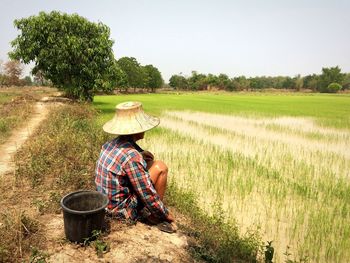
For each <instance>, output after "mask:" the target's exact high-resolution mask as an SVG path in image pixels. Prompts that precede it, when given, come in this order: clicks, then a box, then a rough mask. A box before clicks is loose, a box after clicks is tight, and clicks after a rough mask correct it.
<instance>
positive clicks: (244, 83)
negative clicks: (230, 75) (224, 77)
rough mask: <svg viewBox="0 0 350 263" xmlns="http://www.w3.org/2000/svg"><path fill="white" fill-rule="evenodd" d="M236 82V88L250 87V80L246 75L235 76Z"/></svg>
mask: <svg viewBox="0 0 350 263" xmlns="http://www.w3.org/2000/svg"><path fill="white" fill-rule="evenodd" d="M234 80H235V82H236V88H237V89H238V90H244V89H246V90H248V89H249V88H250V81H249V79H247V78H246V77H245V76H239V77H236V78H234Z"/></svg>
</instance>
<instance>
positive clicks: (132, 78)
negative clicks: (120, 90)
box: [117, 57, 147, 91]
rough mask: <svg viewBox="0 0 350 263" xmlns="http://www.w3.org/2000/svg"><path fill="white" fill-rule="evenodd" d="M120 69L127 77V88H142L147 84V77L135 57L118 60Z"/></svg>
mask: <svg viewBox="0 0 350 263" xmlns="http://www.w3.org/2000/svg"><path fill="white" fill-rule="evenodd" d="M117 63H118V65H119V67H120V68H121V69H122V70H123V71H124V73H125V75H126V86H127V87H132V88H134V91H135V90H136V88H142V87H144V86H145V84H146V83H147V75H146V72H145V71H144V70H143V68H142V67H141V65H140V64H139V63H138V62H137V60H136V58H133V57H122V58H120V59H119V60H118V62H117Z"/></svg>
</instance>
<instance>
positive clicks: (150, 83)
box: [143, 65, 164, 92]
mask: <svg viewBox="0 0 350 263" xmlns="http://www.w3.org/2000/svg"><path fill="white" fill-rule="evenodd" d="M143 68H144V71H145V72H146V87H147V88H150V89H151V90H152V92H154V91H155V89H159V88H160V87H161V86H162V85H163V83H164V81H163V78H162V75H161V74H160V72H159V70H158V69H157V68H156V67H154V66H153V65H146V66H144V67H143Z"/></svg>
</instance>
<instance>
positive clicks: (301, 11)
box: [0, 0, 350, 81]
mask: <svg viewBox="0 0 350 263" xmlns="http://www.w3.org/2000/svg"><path fill="white" fill-rule="evenodd" d="M1 6H2V8H1V16H0V30H1V31H0V32H1V35H0V59H1V60H7V52H8V51H10V49H11V48H10V44H9V42H10V41H11V40H12V39H14V38H15V37H16V35H17V34H18V32H17V31H16V30H15V28H14V27H13V20H14V19H16V18H22V17H27V16H29V15H36V14H38V12H39V11H52V10H59V11H62V12H66V13H78V14H79V15H81V16H84V17H86V18H88V19H89V20H91V21H101V22H103V23H105V24H106V25H108V26H109V27H110V29H111V38H112V39H114V41H115V44H114V52H115V56H116V58H120V57H123V56H133V57H135V58H136V59H137V60H138V61H139V62H140V63H141V64H143V65H145V64H153V65H155V66H156V67H158V69H159V70H160V71H161V72H162V75H163V77H164V79H165V80H166V81H167V80H168V78H169V77H170V76H171V75H172V74H175V73H180V72H182V73H183V74H184V75H190V74H191V71H192V70H197V71H198V72H202V73H205V74H208V73H213V74H219V73H226V74H228V75H229V76H230V77H235V76H239V75H246V76H261V75H271V76H276V75H289V76H294V75H296V74H302V75H306V74H310V73H320V72H321V68H322V67H330V66H336V65H338V66H340V67H341V68H342V70H343V72H350V1H346V0H333V1H331V0H327V1H325V0H318V1H316V0H305V1H302V0H274V1H273V0H265V1H264V0H261V1H258V0H254V1H253V0H246V1H243V0H242V1H224V0H217V1H205V0H202V1H191V0H187V1H184V0H173V1H170V0H139V1H136V0H128V1H127V0H124V1H112V0H105V1H87V0H74V1H73V0H59V1H57V0H55V1H54V0H50V1H48V0H47V1H41V0H25V1H19V0H2V1H1Z"/></svg>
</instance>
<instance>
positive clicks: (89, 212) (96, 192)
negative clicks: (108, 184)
mask: <svg viewBox="0 0 350 263" xmlns="http://www.w3.org/2000/svg"><path fill="white" fill-rule="evenodd" d="M80 193H94V194H98V195H101V196H103V198H104V199H105V200H104V203H103V204H102V205H101V207H99V208H97V209H94V210H88V211H79V210H73V209H70V208H68V207H67V206H66V205H65V204H64V201H65V200H66V199H67V198H68V197H70V196H72V195H76V194H80ZM108 203H109V200H108V198H107V196H106V195H104V194H102V193H100V192H98V191H92V190H79V191H75V192H71V193H69V194H66V195H65V196H63V197H62V199H61V201H60V205H61V207H62V209H63V211H64V212H68V213H71V214H76V215H89V214H95V213H98V212H100V211H102V210H105V208H106V207H107V205H108Z"/></svg>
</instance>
